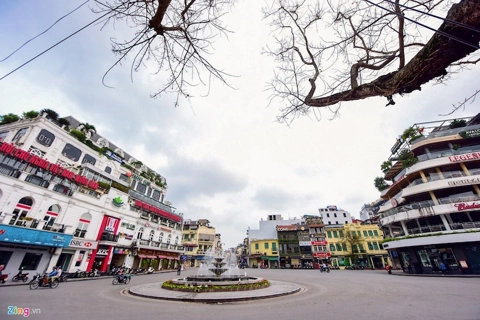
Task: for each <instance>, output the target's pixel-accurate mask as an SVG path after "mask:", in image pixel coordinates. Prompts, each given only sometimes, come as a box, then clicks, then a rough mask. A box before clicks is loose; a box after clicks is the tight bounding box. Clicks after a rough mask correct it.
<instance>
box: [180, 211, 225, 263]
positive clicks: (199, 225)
mask: <svg viewBox="0 0 480 320" xmlns="http://www.w3.org/2000/svg"><path fill="white" fill-rule="evenodd" d="M219 239H220V235H219V234H216V233H215V228H214V227H213V226H211V225H210V221H208V220H207V219H198V220H185V222H184V224H183V240H182V245H183V246H184V247H185V258H184V262H186V263H188V264H189V265H190V266H192V267H199V266H200V264H201V263H202V261H204V260H205V259H209V258H210V257H211V256H212V255H213V254H215V252H216V250H221V242H220V241H219ZM219 248H220V249H219Z"/></svg>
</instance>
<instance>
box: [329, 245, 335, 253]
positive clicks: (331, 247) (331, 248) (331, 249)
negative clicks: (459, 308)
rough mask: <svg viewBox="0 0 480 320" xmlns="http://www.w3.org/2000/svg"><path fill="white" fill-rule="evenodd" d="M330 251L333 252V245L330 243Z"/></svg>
mask: <svg viewBox="0 0 480 320" xmlns="http://www.w3.org/2000/svg"><path fill="white" fill-rule="evenodd" d="M330 251H335V245H334V244H333V243H330Z"/></svg>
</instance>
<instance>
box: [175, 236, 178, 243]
mask: <svg viewBox="0 0 480 320" xmlns="http://www.w3.org/2000/svg"><path fill="white" fill-rule="evenodd" d="M177 244H178V236H177V237H176V238H175V245H177Z"/></svg>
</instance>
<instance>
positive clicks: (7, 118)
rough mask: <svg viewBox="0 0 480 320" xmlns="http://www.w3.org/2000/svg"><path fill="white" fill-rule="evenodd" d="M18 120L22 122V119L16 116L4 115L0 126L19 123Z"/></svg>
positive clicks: (12, 114) (11, 114)
mask: <svg viewBox="0 0 480 320" xmlns="http://www.w3.org/2000/svg"><path fill="white" fill-rule="evenodd" d="M18 120H20V117H19V116H17V115H16V114H14V113H7V114H4V115H3V116H2V120H1V122H0V124H7V123H12V122H15V121H18Z"/></svg>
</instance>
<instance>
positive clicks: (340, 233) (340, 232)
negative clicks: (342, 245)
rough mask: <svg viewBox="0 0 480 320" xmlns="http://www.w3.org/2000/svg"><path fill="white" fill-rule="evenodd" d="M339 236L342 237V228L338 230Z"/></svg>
mask: <svg viewBox="0 0 480 320" xmlns="http://www.w3.org/2000/svg"><path fill="white" fill-rule="evenodd" d="M338 233H339V235H340V238H343V230H340V231H338Z"/></svg>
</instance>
